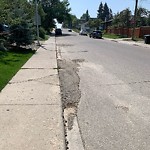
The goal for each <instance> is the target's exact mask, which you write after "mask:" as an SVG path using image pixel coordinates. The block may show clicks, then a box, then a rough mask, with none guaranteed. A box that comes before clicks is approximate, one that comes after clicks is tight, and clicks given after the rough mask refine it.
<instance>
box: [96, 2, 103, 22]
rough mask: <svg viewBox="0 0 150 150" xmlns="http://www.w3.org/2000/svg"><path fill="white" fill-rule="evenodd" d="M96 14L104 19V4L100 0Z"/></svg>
mask: <svg viewBox="0 0 150 150" xmlns="http://www.w3.org/2000/svg"><path fill="white" fill-rule="evenodd" d="M97 12H98V14H97V18H98V19H101V20H103V21H104V20H105V16H104V6H103V3H102V2H101V3H100V5H99V9H98V10H97Z"/></svg>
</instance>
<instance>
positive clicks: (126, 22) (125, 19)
mask: <svg viewBox="0 0 150 150" xmlns="http://www.w3.org/2000/svg"><path fill="white" fill-rule="evenodd" d="M131 17H132V14H131V11H130V9H129V8H126V9H124V10H123V11H121V12H118V13H117V14H116V15H115V16H114V19H113V26H115V27H126V28H129V27H130V26H131V24H130V21H131Z"/></svg>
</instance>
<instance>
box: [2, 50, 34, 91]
mask: <svg viewBox="0 0 150 150" xmlns="http://www.w3.org/2000/svg"><path fill="white" fill-rule="evenodd" d="M32 55H33V52H32V51H31V50H25V49H23V50H21V49H20V50H17V49H14V50H13V51H8V52H0V91H1V90H2V89H3V88H4V87H5V85H6V84H7V83H8V82H9V81H10V80H11V78H12V77H13V76H14V75H15V74H16V73H17V72H18V70H19V69H20V68H21V67H22V66H23V65H24V64H25V62H26V61H27V60H28V59H29V58H30V57H31V56H32Z"/></svg>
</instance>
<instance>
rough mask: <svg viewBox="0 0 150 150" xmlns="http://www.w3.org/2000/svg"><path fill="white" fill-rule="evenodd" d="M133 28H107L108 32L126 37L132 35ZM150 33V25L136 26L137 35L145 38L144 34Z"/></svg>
mask: <svg viewBox="0 0 150 150" xmlns="http://www.w3.org/2000/svg"><path fill="white" fill-rule="evenodd" d="M132 30H133V29H132V28H121V27H120V28H107V30H106V32H107V33H109V34H116V35H121V36H124V37H131V36H132ZM147 34H150V26H143V27H139V28H135V37H137V38H144V35H147Z"/></svg>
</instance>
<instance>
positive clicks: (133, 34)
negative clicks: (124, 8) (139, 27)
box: [132, 0, 138, 40]
mask: <svg viewBox="0 0 150 150" xmlns="http://www.w3.org/2000/svg"><path fill="white" fill-rule="evenodd" d="M137 7H138V0H136V2H135V10H134V20H133V30H132V40H135V27H136V18H137Z"/></svg>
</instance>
